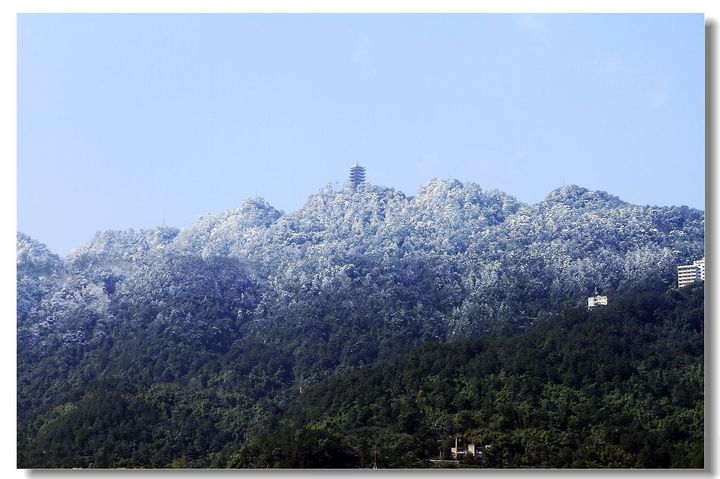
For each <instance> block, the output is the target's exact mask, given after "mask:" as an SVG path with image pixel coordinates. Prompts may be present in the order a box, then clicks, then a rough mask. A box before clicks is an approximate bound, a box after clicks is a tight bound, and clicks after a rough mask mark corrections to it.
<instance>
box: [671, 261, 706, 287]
mask: <svg viewBox="0 0 720 479" xmlns="http://www.w3.org/2000/svg"><path fill="white" fill-rule="evenodd" d="M677 270H678V288H682V287H683V286H687V285H688V284H692V283H694V282H695V281H705V257H703V258H702V259H700V260H698V261H693V264H684V265H681V266H678V267H677Z"/></svg>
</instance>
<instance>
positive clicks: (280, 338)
mask: <svg viewBox="0 0 720 479" xmlns="http://www.w3.org/2000/svg"><path fill="white" fill-rule="evenodd" d="M703 243H704V213H703V212H702V211H698V210H694V209H690V208H687V207H651V206H636V205H630V204H628V203H625V202H623V201H621V200H620V199H618V198H616V197H614V196H611V195H609V194H607V193H604V192H595V191H590V190H587V189H584V188H580V187H577V186H569V187H563V188H560V189H558V190H555V191H553V192H552V193H550V194H549V195H548V197H547V198H546V199H545V200H544V201H542V202H540V203H537V204H533V205H527V204H523V203H521V202H519V201H517V200H516V199H515V198H513V197H511V196H509V195H507V194H504V193H502V192H498V191H484V190H482V189H481V188H480V187H479V186H477V185H475V184H471V183H465V184H463V183H460V182H458V181H442V180H433V181H431V182H430V183H428V184H427V185H425V186H424V187H423V188H421V189H420V191H419V192H418V194H417V195H416V196H414V197H410V196H406V195H404V194H403V193H401V192H399V191H396V190H392V189H388V188H381V187H377V186H372V185H367V184H361V185H359V186H358V188H357V189H352V188H348V187H327V188H325V189H324V190H322V191H320V192H319V193H318V194H315V195H313V196H311V197H310V198H309V199H308V201H307V203H306V204H305V206H304V207H303V208H301V209H300V210H298V211H296V212H293V213H287V214H284V213H282V212H280V211H278V210H276V209H274V208H273V207H271V206H270V205H269V204H267V203H266V202H265V201H263V200H262V199H259V198H258V199H254V200H248V201H246V202H244V203H243V204H242V205H241V207H240V208H238V209H235V210H231V211H227V212H224V213H221V214H218V215H208V216H205V217H202V218H200V219H199V220H198V221H197V222H196V223H195V224H193V225H190V226H188V227H186V228H182V229H178V228H168V227H163V228H156V229H152V230H143V231H133V230H128V231H122V232H118V231H102V232H99V233H98V234H97V235H96V236H95V237H94V238H93V239H92V240H91V241H90V242H89V243H88V244H86V245H83V246H81V247H79V248H77V249H76V250H75V251H73V252H72V253H71V254H70V255H68V256H67V257H65V258H60V257H59V256H58V255H56V254H53V253H52V252H50V251H49V250H48V249H47V248H46V247H45V246H44V245H42V244H41V243H39V242H38V241H36V240H35V239H32V238H29V237H27V236H25V235H23V234H22V233H19V234H18V260H17V261H18V263H17V293H18V302H17V335H18V339H17V345H18V353H17V354H18V358H17V360H18V411H17V414H18V463H19V465H20V466H21V467H88V466H89V465H93V466H95V467H118V466H128V467H130V466H142V467H167V466H171V465H173V466H185V467H207V466H213V467H224V466H226V465H228V464H230V463H231V462H232V461H235V463H237V464H241V463H242V461H240V460H239V459H238V457H240V456H238V454H239V452H238V451H240V450H241V448H242V447H243V445H246V443H247V441H248V439H249V438H251V437H259V436H257V435H258V434H261V431H265V430H267V428H268V427H269V426H270V425H272V424H273V421H276V420H277V418H278V417H280V416H281V415H282V413H283V411H285V410H287V408H288V406H289V405H290V404H291V403H292V402H293V401H294V400H295V399H296V398H297V397H298V396H299V395H300V392H301V391H308V390H309V389H308V388H309V387H311V386H312V385H313V384H316V383H318V382H319V381H323V380H325V379H326V378H329V377H331V376H333V375H337V374H345V373H349V372H351V371H353V370H354V369H356V368H358V367H365V366H370V365H384V364H387V363H388V361H395V360H396V359H397V357H398V356H399V355H400V354H402V353H404V352H407V351H409V350H410V349H412V348H415V347H417V346H420V345H422V344H425V343H433V344H438V343H443V342H448V341H464V340H466V339H467V338H477V337H481V336H486V335H497V334H500V333H502V331H503V330H504V329H506V328H508V327H511V328H512V329H513V330H518V331H526V330H530V331H534V329H533V325H537V324H545V323H549V322H551V321H553V320H554V319H555V318H557V315H558V314H559V313H560V311H562V310H563V309H564V308H567V307H571V306H578V305H582V304H584V301H585V298H586V297H587V295H588V294H591V293H592V292H593V291H594V290H595V289H596V288H597V289H599V290H601V291H603V292H604V293H605V294H607V295H609V296H610V297H611V298H613V297H616V296H617V295H618V294H620V293H621V292H623V291H627V290H630V289H632V288H637V287H639V286H641V285H643V287H652V288H654V289H655V290H657V291H665V290H667V289H668V288H670V287H671V286H672V285H673V284H674V272H675V267H676V265H677V264H683V263H687V262H690V261H691V260H694V259H699V258H700V257H701V256H703V254H704V245H703ZM648 285H650V286H648ZM459 344H460V343H459ZM463 344H464V343H463ZM305 394H306V393H305V392H303V395H305ZM308 433H309V434H316V433H317V431H316V430H314V429H312V430H308ZM243 457H249V456H247V455H246V456H243ZM348 457H349V458H352V457H354V456H352V455H350V456H348ZM417 457H420V456H417ZM231 458H233V459H232V461H231ZM348 460H351V459H348ZM352 460H353V461H354V460H355V459H352ZM238 461H240V462H238ZM363 461H364V460H363ZM361 462H362V461H361ZM362 463H363V464H365V462H362ZM242 464H245V463H242Z"/></svg>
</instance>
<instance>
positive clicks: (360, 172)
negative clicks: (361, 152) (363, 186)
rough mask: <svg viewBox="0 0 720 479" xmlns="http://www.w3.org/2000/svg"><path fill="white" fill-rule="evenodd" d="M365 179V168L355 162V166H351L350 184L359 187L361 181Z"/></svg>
mask: <svg viewBox="0 0 720 479" xmlns="http://www.w3.org/2000/svg"><path fill="white" fill-rule="evenodd" d="M364 181H365V168H363V167H362V166H360V165H358V164H357V163H355V166H353V167H352V168H350V184H351V185H352V187H353V188H355V187H357V185H359V184H360V183H362V182H364Z"/></svg>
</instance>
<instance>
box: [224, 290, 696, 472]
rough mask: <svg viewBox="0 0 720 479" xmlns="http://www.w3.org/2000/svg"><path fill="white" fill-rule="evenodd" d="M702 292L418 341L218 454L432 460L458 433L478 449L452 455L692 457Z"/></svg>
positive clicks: (571, 460)
mask: <svg viewBox="0 0 720 479" xmlns="http://www.w3.org/2000/svg"><path fill="white" fill-rule="evenodd" d="M703 306H704V298H703V288H702V286H695V287H687V288H683V289H680V290H677V289H671V290H668V291H665V292H661V291H657V290H656V291H632V292H628V293H626V294H624V295H622V296H620V297H615V298H611V299H610V305H609V306H607V307H604V308H597V309H595V310H594V311H591V312H587V311H584V310H582V309H570V310H566V311H564V312H563V313H562V314H561V315H560V316H559V317H556V318H552V319H549V320H546V321H545V323H544V324H541V325H538V326H537V327H535V328H534V329H532V330H530V331H529V332H527V333H524V334H519V333H516V332H512V331H507V332H506V333H505V334H501V335H497V336H494V337H491V338H481V339H474V340H469V341H464V342H460V343H450V344H429V345H426V346H423V347H420V348H418V349H415V350H413V351H412V352H410V353H408V354H405V355H404V356H402V357H401V358H398V359H396V360H393V361H391V362H390V363H388V364H386V365H384V366H381V367H371V368H366V369H361V370H356V371H354V372H351V373H349V374H345V375H341V376H336V377H334V378H332V379H330V380H328V381H326V382H324V383H321V384H318V385H316V386H314V387H312V388H309V389H308V390H307V391H305V392H304V393H303V394H302V396H301V397H300V399H299V400H298V402H297V403H296V404H294V405H293V406H292V407H290V409H289V411H288V412H287V413H286V415H285V416H284V417H281V418H278V420H277V421H276V422H275V424H274V425H273V426H272V427H271V428H268V429H267V430H265V431H264V432H262V433H260V434H258V435H256V436H255V437H254V439H253V440H252V441H250V442H249V443H247V444H245V445H244V446H243V447H242V448H241V449H240V450H239V451H237V452H235V453H234V454H233V455H232V456H231V459H230V462H229V464H228V465H229V466H231V467H254V468H262V467H280V468H295V467H373V466H377V467H388V468H393V467H396V468H397V467H431V466H433V463H431V462H430V461H429V460H430V459H433V458H435V459H437V458H439V457H441V456H442V457H444V458H446V459H447V458H449V456H450V446H451V443H452V441H453V438H454V437H456V436H461V437H462V438H464V439H465V440H466V441H469V442H474V443H476V444H477V445H478V446H482V447H483V451H484V452H483V454H482V455H481V456H479V457H477V458H469V457H468V458H464V459H463V460H462V461H461V462H460V465H459V466H460V467H463V466H466V467H490V468H518V467H519V468H523V467H552V468H567V467H571V468H702V467H703V460H704V459H703V458H704V455H703V437H704V436H703V419H704V416H703V407H704V401H703V318H704V314H703ZM485 446H489V447H487V448H485ZM437 464H438V463H435V465H437ZM446 465H447V463H446Z"/></svg>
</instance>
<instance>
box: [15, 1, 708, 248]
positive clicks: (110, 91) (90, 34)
mask: <svg viewBox="0 0 720 479" xmlns="http://www.w3.org/2000/svg"><path fill="white" fill-rule="evenodd" d="M355 162H359V163H360V164H362V165H364V166H365V167H366V168H367V175H366V176H367V180H368V181H369V182H371V183H374V184H379V185H383V186H390V187H394V188H397V189H399V190H402V191H403V192H405V193H407V194H410V195H412V194H415V192H416V191H417V188H418V187H419V186H421V185H422V184H424V183H426V182H427V181H428V180H429V179H431V178H433V177H438V178H447V179H452V178H456V179H458V180H461V181H471V182H475V183H478V184H480V185H481V186H482V187H483V188H485V189H499V190H502V191H505V192H507V193H509V194H512V195H513V196H516V197H517V198H518V199H520V200H521V201H525V202H530V203H533V202H537V201H540V200H542V199H543V198H544V197H545V195H546V194H547V193H549V192H550V191H551V190H553V189H555V188H557V187H558V186H561V185H562V184H563V183H565V184H570V183H574V184H578V185H580V186H585V187H588V188H591V189H600V190H605V191H608V192H610V193H612V194H615V195H618V196H620V197H621V198H622V199H624V200H626V201H629V202H632V203H638V204H653V205H689V206H692V207H696V208H700V209H704V196H705V191H704V177H705V173H704V164H705V161H704V23H703V16H702V15H700V14H698V15H690V14H683V15H648V14H644V15H629V14H622V15H480V14H478V15H409V14H402V15H240V14H236V15H177V14H174V15H172V14H163V15H111V14H106V15H71V14H59V15H20V16H19V17H18V229H19V230H20V231H23V232H25V233H27V234H30V235H31V236H33V237H35V238H36V239H38V240H40V241H42V242H44V243H46V244H47V245H48V246H49V247H50V248H51V249H52V250H54V251H56V252H58V253H60V254H63V255H64V254H67V253H68V252H69V251H70V250H71V249H73V248H74V247H77V246H79V245H80V244H82V243H84V242H86V241H88V240H89V239H90V238H91V237H92V235H93V234H94V232H95V231H96V230H99V229H126V228H131V227H132V228H135V229H142V228H150V227H154V226H159V225H161V224H162V223H163V218H164V220H165V223H166V224H167V225H173V226H180V227H181V226H187V225H189V224H191V223H192V222H193V221H195V219H196V218H197V216H198V215H201V214H204V213H207V212H213V213H216V212H220V211H223V210H225V209H230V208H234V207H238V206H239V205H240V204H241V203H242V201H243V200H244V199H246V198H248V197H254V196H255V195H260V196H263V197H265V199H267V200H268V201H269V202H270V203H271V204H272V205H273V206H275V207H276V208H279V209H282V210H284V211H293V210H296V209H298V208H299V207H301V206H302V204H303V203H304V201H305V199H306V198H307V196H308V195H309V194H311V193H313V192H316V191H318V190H319V189H320V188H321V187H322V186H324V185H326V184H328V183H331V182H342V181H344V180H345V179H346V178H347V172H348V168H349V167H350V166H351V165H352V164H354V163H355Z"/></svg>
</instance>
